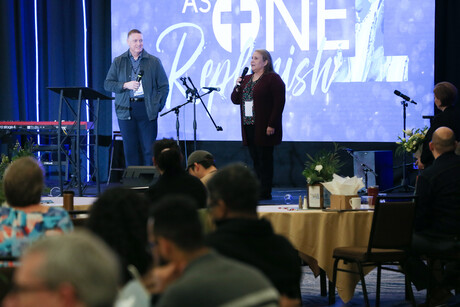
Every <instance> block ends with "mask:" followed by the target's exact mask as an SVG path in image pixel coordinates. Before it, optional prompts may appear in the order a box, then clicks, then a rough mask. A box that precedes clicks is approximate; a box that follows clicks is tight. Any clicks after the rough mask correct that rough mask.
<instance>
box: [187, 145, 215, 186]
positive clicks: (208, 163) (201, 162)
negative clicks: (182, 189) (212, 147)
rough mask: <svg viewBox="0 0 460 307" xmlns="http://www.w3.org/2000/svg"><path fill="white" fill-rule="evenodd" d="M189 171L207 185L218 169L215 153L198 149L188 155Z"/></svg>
mask: <svg viewBox="0 0 460 307" xmlns="http://www.w3.org/2000/svg"><path fill="white" fill-rule="evenodd" d="M187 171H188V173H189V174H190V175H192V176H195V177H197V178H198V179H200V180H201V182H202V183H203V184H204V185H205V186H206V183H207V182H208V180H209V179H211V178H212V176H214V173H215V172H216V171H217V167H216V163H215V161H214V157H213V155H212V154H211V153H210V152H208V151H205V150H196V151H194V152H192V153H191V154H190V156H188V160H187Z"/></svg>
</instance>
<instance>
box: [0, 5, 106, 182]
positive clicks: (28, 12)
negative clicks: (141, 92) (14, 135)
mask: <svg viewBox="0 0 460 307" xmlns="http://www.w3.org/2000/svg"><path fill="white" fill-rule="evenodd" d="M36 3H37V36H38V72H37V71H36V58H35V57H36V51H35V48H36V47H35V43H36V42H35V19H34V18H35V17H34V14H35V13H34V10H35V8H34V1H31V0H2V1H0V20H1V27H0V31H1V32H0V39H1V41H2V42H3V44H2V45H3V47H2V48H0V67H1V68H0V82H1V83H0V84H1V85H2V90H1V91H0V102H1V103H0V120H22V121H35V120H36V119H37V115H36V114H37V108H36V101H37V99H38V101H39V110H38V112H39V116H40V120H41V121H47V120H50V121H53V120H57V119H58V115H59V114H58V104H59V95H57V94H55V93H52V92H50V91H49V90H48V89H47V87H49V86H53V87H61V86H84V85H85V65H84V19H83V12H84V10H83V9H85V10H86V18H87V20H86V25H87V49H88V58H87V59H88V87H91V88H93V89H95V90H97V91H100V92H102V93H104V94H106V95H109V96H110V95H111V94H110V93H107V92H105V91H104V89H103V83H104V79H105V75H106V73H107V71H108V68H109V66H110V63H111V26H110V1H109V0H86V1H81V0H79V1H77V0H73V1H62V0H48V1H46V0H37V2H36ZM83 4H85V7H84V8H83ZM36 75H38V80H39V83H38V86H37V84H36V80H37V78H36ZM37 93H38V96H37ZM68 113H69V111H68V110H67V109H65V110H64V112H63V119H69V118H72V117H71V114H68ZM100 114H101V116H100V117H99V131H100V136H101V141H100V145H102V146H100V152H99V153H100V160H99V169H100V175H101V180H104V179H105V178H106V174H107V166H108V163H107V161H108V144H109V143H110V142H109V141H108V140H110V138H111V131H112V129H111V114H112V111H111V102H110V101H102V102H101V105H100ZM90 120H93V118H90ZM3 143H5V142H3ZM1 149H2V153H5V150H6V146H5V144H3V146H2V148H1Z"/></svg>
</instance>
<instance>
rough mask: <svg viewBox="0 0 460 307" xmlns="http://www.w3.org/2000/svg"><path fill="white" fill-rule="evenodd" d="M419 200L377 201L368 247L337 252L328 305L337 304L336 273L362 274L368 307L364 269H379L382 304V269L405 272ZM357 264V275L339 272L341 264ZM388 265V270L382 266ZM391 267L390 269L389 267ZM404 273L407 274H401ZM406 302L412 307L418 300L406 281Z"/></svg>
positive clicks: (377, 304) (343, 270)
mask: <svg viewBox="0 0 460 307" xmlns="http://www.w3.org/2000/svg"><path fill="white" fill-rule="evenodd" d="M415 202H416V196H398V197H390V196H386V197H377V200H376V205H375V210H374V216H373V219H372V226H371V232H370V236H369V243H368V246H347V247H337V248H335V249H334V252H333V257H334V258H335V261H334V273H333V280H332V285H331V287H330V288H329V303H330V304H333V303H334V301H335V286H336V282H337V271H342V272H348V273H353V274H359V276H360V279H361V285H362V288H363V295H364V301H365V304H366V306H370V305H369V298H368V295H367V289H366V283H365V280H364V272H363V267H365V266H376V267H377V290H376V306H379V304H380V279H381V278H380V277H381V272H382V269H385V270H390V271H396V272H402V270H401V269H399V268H398V266H399V267H401V263H402V262H403V261H404V260H405V259H406V258H407V252H406V251H407V250H408V248H409V247H410V244H411V239H412V227H413V221H414V216H415ZM340 260H342V261H343V262H344V263H355V264H356V265H357V271H354V270H347V269H342V268H338V263H339V261H340ZM383 265H385V267H384V266H383ZM388 265H390V267H388ZM402 273H404V272H402ZM405 282H406V299H407V297H408V296H409V297H410V300H411V302H412V305H413V306H415V299H414V295H413V292H412V287H411V284H410V282H409V280H408V279H407V278H406V279H405Z"/></svg>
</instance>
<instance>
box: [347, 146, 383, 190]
mask: <svg viewBox="0 0 460 307" xmlns="http://www.w3.org/2000/svg"><path fill="white" fill-rule="evenodd" d="M346 152H347V153H348V154H349V155H350V156H351V157H352V158H353V160H355V161H356V162H357V163H359V165H360V166H361V169H362V170H363V172H364V186H365V188H366V191H367V188H368V173H369V172H371V173H372V175H374V176H375V177H378V174H377V173H376V172H375V171H374V170H373V169H372V167H370V166H369V165H367V164H366V163H364V162H363V161H361V160H360V159H359V158H358V157H356V156H355V154H354V153H353V150H346Z"/></svg>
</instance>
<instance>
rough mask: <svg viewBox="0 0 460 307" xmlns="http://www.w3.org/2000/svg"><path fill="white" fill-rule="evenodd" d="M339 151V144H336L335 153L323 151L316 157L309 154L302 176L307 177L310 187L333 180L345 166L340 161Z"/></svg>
mask: <svg viewBox="0 0 460 307" xmlns="http://www.w3.org/2000/svg"><path fill="white" fill-rule="evenodd" d="M338 149H339V148H338V146H337V144H334V151H332V152H328V151H326V150H322V151H320V152H318V153H317V154H316V155H315V156H314V157H312V156H311V155H309V154H307V157H308V160H307V162H305V169H304V170H303V172H302V175H304V176H305V179H306V180H307V183H308V184H309V185H312V184H316V183H320V182H327V181H331V180H332V175H334V173H337V172H338V171H339V169H340V168H341V167H342V166H343V163H341V162H340V160H339V155H338V153H337V151H338Z"/></svg>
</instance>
